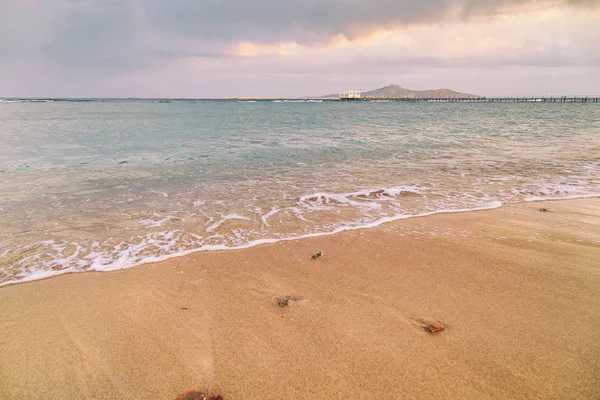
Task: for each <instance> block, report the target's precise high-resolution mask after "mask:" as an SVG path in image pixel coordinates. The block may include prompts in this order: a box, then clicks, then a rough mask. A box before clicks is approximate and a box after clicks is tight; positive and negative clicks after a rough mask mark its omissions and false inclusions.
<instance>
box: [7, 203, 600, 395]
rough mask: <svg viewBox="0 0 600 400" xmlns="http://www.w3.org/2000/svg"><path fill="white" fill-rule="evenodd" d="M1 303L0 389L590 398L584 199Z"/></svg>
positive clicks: (73, 279) (598, 285)
mask: <svg viewBox="0 0 600 400" xmlns="http://www.w3.org/2000/svg"><path fill="white" fill-rule="evenodd" d="M539 208H548V209H549V210H550V211H548V212H540V211H538V209H539ZM318 251H323V252H324V256H323V257H322V258H320V259H318V260H312V259H311V255H312V254H314V253H316V252H318ZM285 297H292V298H293V299H292V300H290V301H289V302H288V305H287V306H286V307H283V308H281V307H279V306H278V305H277V303H278V300H279V299H281V298H285ZM0 307H1V309H2V317H1V318H0V398H2V399H41V398H43V399H46V400H47V399H83V398H90V399H91V398H94V399H174V398H175V397H176V396H177V395H178V394H179V393H182V392H185V391H187V390H190V389H201V390H210V391H212V392H216V393H220V394H222V395H223V396H224V398H225V399H226V400H228V399H315V398H320V399H330V398H332V399H372V398H381V399H405V398H406V399H412V398H414V399H432V398H444V399H459V398H460V399H481V398H496V399H500V398H502V399H506V398H523V399H526V398H531V399H539V398H544V399H598V398H600V378H599V377H600V339H599V335H600V199H597V198H591V199H584V200H568V201H556V202H539V203H522V204H517V205H509V206H504V207H502V208H500V209H496V210H489V211H478V212H468V213H459V214H445V215H435V216H429V217H423V218H412V219H406V220H401V221H396V222H393V223H390V224H386V225H382V226H380V227H378V228H372V229H367V230H356V231H349V232H344V233H340V234H337V235H332V236H326V237H318V238H311V239H303V240H298V241H291V242H280V243H276V244H270V245H263V246H258V247H254V248H250V249H245V250H236V251H225V252H202V253H196V254H193V255H189V256H186V257H181V258H176V259H172V260H169V261H165V262H161V263H156V264H151V265H144V266H140V267H136V268H132V269H128V270H124V271H116V272H109V273H96V272H89V273H80V274H71V275H63V276H58V277H55V278H50V279H46V280H41V281H36V282H30V283H25V284H20V285H12V286H7V287H3V288H0ZM423 323H437V324H442V325H444V326H445V327H446V329H445V330H444V331H442V332H438V333H436V334H431V333H427V332H426V331H425V330H424V329H423Z"/></svg>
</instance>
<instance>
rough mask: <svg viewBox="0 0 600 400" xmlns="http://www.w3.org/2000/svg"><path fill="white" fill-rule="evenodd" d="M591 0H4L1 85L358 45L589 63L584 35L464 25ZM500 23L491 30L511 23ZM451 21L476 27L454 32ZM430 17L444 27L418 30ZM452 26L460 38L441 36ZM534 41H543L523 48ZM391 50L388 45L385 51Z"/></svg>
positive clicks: (402, 58) (391, 60) (361, 50)
mask: <svg viewBox="0 0 600 400" xmlns="http://www.w3.org/2000/svg"><path fill="white" fill-rule="evenodd" d="M599 5H600V0H429V1H425V0H423V1H415V0H328V1H323V0H286V1H282V0H196V1H194V0H169V1H164V0H96V1H92V0H69V1H67V0H5V1H2V2H0V73H1V74H2V75H3V76H4V77H0V84H2V85H0V87H2V86H3V87H9V88H15V89H18V88H19V87H22V88H23V87H27V88H31V89H32V90H33V88H35V87H37V86H39V85H50V84H49V83H47V82H46V81H49V80H52V81H54V83H53V84H54V85H55V86H56V87H57V88H60V87H61V86H62V87H73V88H76V87H86V88H89V87H91V84H90V82H93V83H94V84H95V85H96V87H98V86H101V85H104V84H105V83H106V82H107V80H110V79H113V78H115V77H118V76H121V75H127V76H130V74H135V73H136V72H139V71H154V73H155V74H158V73H159V71H166V70H172V69H173V68H172V66H173V65H176V64H181V63H184V64H186V63H187V64H186V65H188V67H189V66H190V65H194V66H195V68H196V69H197V70H203V71H205V72H206V74H211V73H212V74H216V73H218V72H219V71H223V70H229V69H236V68H237V69H238V70H239V68H263V67H264V66H265V65H266V66H267V68H268V65H278V66H279V67H280V68H284V69H285V68H289V69H290V70H293V69H294V65H295V64H293V63H291V62H290V60H295V61H298V60H299V61H303V60H304V61H307V60H308V61H307V62H300V65H307V68H308V69H309V70H310V68H311V65H313V64H316V65H319V68H320V69H321V70H322V71H323V72H322V73H326V72H325V71H326V70H327V63H326V62H323V60H322V59H320V60H316V59H313V58H312V57H324V58H325V60H328V61H329V62H330V63H331V65H335V64H336V62H339V63H344V62H346V61H347V60H348V59H349V58H352V57H353V56H354V57H356V54H358V55H359V56H360V57H362V58H361V60H360V61H361V62H359V63H357V64H356V65H368V64H377V63H380V64H381V63H386V64H387V65H388V66H389V68H397V66H398V65H407V66H410V65H417V64H421V65H426V66H434V67H437V68H451V67H460V66H462V65H464V64H465V63H467V62H468V63H470V64H473V63H475V64H477V63H479V64H481V65H486V64H487V65H492V64H494V63H497V64H498V65H501V64H503V63H504V64H507V63H509V64H515V65H518V64H519V63H525V64H528V65H529V64H531V63H533V64H535V63H548V65H549V66H550V65H554V66H557V65H566V64H568V65H573V64H577V63H584V62H589V63H590V65H595V64H594V63H596V60H597V58H596V55H595V54H596V52H595V51H594V50H593V49H592V50H590V51H592V56H591V57H589V59H587V61H586V60H585V59H584V58H582V57H581V56H580V54H579V53H577V51H578V50H577V49H583V50H581V51H588V50H589V49H590V45H589V43H593V40H592V39H590V38H587V39H585V38H583V39H582V40H583V42H582V43H571V44H567V45H561V44H560V43H559V42H557V41H556V40H554V39H555V37H556V36H557V35H558V34H557V33H555V32H554V33H553V35H554V36H553V37H549V38H547V39H548V40H547V43H541V41H542V39H540V38H536V39H535V43H525V44H523V43H521V39H520V38H519V36H524V37H531V34H530V32H529V31H528V30H529V29H530V28H527V27H526V26H522V24H521V22H519V24H521V25H519V26H518V29H517V31H516V32H515V33H516V34H515V35H513V34H512V33H511V32H509V33H508V34H507V33H506V32H504V31H495V32H492V33H490V34H489V35H488V39H487V42H481V41H475V40H473V38H468V37H466V36H465V35H475V36H477V35H478V34H479V32H483V31H485V30H487V31H489V32H491V31H490V29H491V28H488V27H486V26H485V25H486V24H488V21H487V19H490V21H496V20H501V21H504V20H503V18H505V17H507V16H508V17H510V16H514V15H523V14H525V15H527V14H528V13H534V12H535V13H540V12H543V11H545V10H556V9H561V10H563V11H564V13H565V14H568V13H570V12H571V11H569V9H570V7H572V8H573V9H581V8H584V7H585V8H586V9H588V8H590V9H591V13H592V14H593V15H594V16H595V17H596V18H597V17H598V13H597V8H598V6H599ZM560 7H562V8H560ZM519 21H523V18H521V19H520V20H519ZM502 24H503V25H502ZM502 24H501V26H502V27H501V28H500V29H508V28H507V26H508V25H510V24H508V25H507V24H506V23H505V22H502ZM454 25H456V26H463V27H464V26H466V25H472V26H476V25H477V26H480V27H481V26H483V28H481V29H483V30H480V31H476V30H471V31H470V32H469V33H464V32H457V31H455V29H454ZM492 25H493V24H492ZM436 26H443V32H442V31H441V30H440V29H438V30H437V31H436V32H434V33H433V34H431V35H429V34H428V33H427V32H421V28H422V27H436ZM427 29H429V28H427ZM545 29H547V30H548V31H549V32H553V31H552V28H551V27H546V28H545ZM577 29H583V30H586V29H588V28H587V27H577ZM434 30H435V29H434ZM402 31H406V32H409V34H408V35H404V36H402V33H401V32H402ZM413 31H415V32H417V33H416V34H415V33H410V32H413ZM492 31H493V29H492ZM381 32H383V33H384V34H385V33H390V32H391V35H392V36H394V37H395V38H396V42H394V43H391V42H389V41H388V42H386V41H385V40H383V41H382V40H381V38H378V36H377V35H378V33H381ZM399 32H400V33H399ZM594 32H595V31H594ZM428 35H429V36H428ZM435 35H437V36H435ZM461 35H462V37H463V38H466V39H465V40H464V41H463V42H462V43H461V42H460V41H459V40H450V39H455V37H456V36H461ZM575 35H576V34H575ZM504 36H507V37H511V38H512V40H513V43H508V42H507V41H506V40H503V37H504ZM558 36H560V35H558ZM398 37H404V39H405V42H406V43H399V42H397V40H398V39H397V38H398ZM373 38H375V39H373ZM438 42H439V43H443V44H444V46H438V45H436V43H438ZM534 44H535V47H536V48H539V49H542V50H541V51H539V52H533V50H532V49H533V48H534V46H533V45H534ZM476 46H479V47H476ZM390 51H396V52H397V53H395V54H393V55H392V56H390V54H389V52H390ZM536 51H537V50H536ZM490 52H493V53H494V54H488V53H490ZM450 53H452V54H450ZM538 53H539V54H538ZM253 59H256V60H255V61H252V60H253ZM311 59H312V62H310V60H311ZM182 60H188V61H182ZM234 60H236V61H234ZM240 60H241V61H240ZM286 60H287V64H286ZM211 68H212V69H211ZM334 70H335V69H332V68H331V66H330V69H329V71H330V72H331V71H334ZM248 71H251V70H250V69H248ZM44 82H46V83H44ZM0 95H2V93H0Z"/></svg>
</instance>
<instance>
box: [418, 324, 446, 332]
mask: <svg viewBox="0 0 600 400" xmlns="http://www.w3.org/2000/svg"><path fill="white" fill-rule="evenodd" d="M423 329H424V330H425V332H427V333H438V332H442V331H445V330H446V327H445V326H444V325H442V324H423Z"/></svg>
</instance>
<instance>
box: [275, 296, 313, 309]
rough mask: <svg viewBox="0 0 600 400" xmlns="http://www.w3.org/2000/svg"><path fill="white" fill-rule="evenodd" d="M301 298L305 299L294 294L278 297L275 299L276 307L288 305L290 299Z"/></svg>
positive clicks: (296, 299)
mask: <svg viewBox="0 0 600 400" xmlns="http://www.w3.org/2000/svg"><path fill="white" fill-rule="evenodd" d="M302 300H306V299H305V298H303V297H296V296H288V297H279V298H278V299H277V307H279V308H286V307H287V306H289V305H290V301H302Z"/></svg>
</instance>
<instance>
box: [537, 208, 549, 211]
mask: <svg viewBox="0 0 600 400" xmlns="http://www.w3.org/2000/svg"><path fill="white" fill-rule="evenodd" d="M538 211H539V212H550V210H549V209H548V208H540V209H538Z"/></svg>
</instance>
